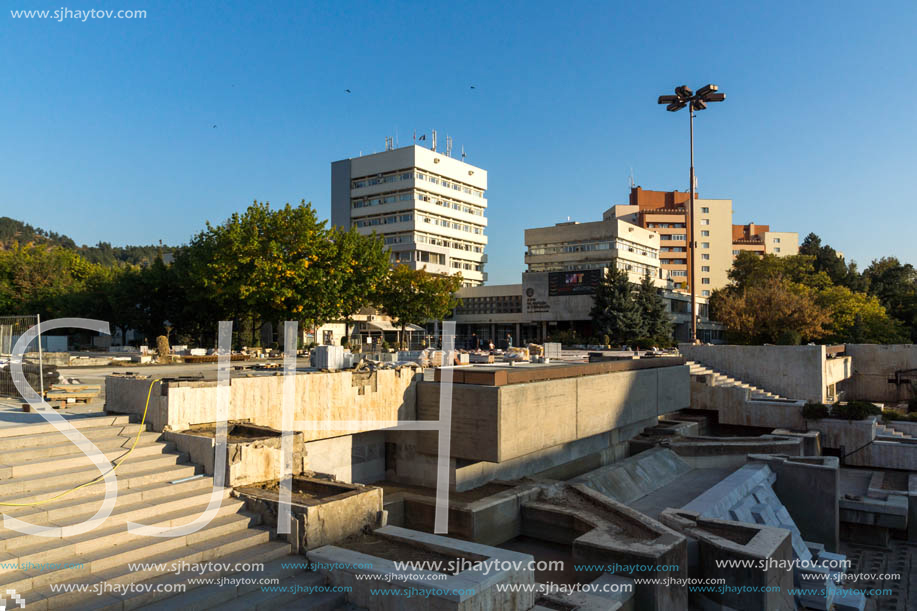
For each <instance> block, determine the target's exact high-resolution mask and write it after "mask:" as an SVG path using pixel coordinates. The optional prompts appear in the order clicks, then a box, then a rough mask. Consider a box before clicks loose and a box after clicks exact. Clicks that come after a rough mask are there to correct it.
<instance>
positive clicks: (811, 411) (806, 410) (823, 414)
mask: <svg viewBox="0 0 917 611" xmlns="http://www.w3.org/2000/svg"><path fill="white" fill-rule="evenodd" d="M829 412H830V410H829V409H828V406H827V405H825V404H824V403H806V404H805V405H803V406H802V417H803V418H805V419H806V420H821V419H822V418H827V417H828V414H829Z"/></svg>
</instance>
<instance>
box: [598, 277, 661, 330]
mask: <svg viewBox="0 0 917 611" xmlns="http://www.w3.org/2000/svg"><path fill="white" fill-rule="evenodd" d="M591 317H592V326H593V331H594V332H595V334H596V335H599V336H602V335H607V336H608V337H609V339H610V340H611V341H612V342H613V343H615V344H623V343H627V342H631V341H633V340H635V339H638V338H644V337H646V336H647V335H648V324H647V321H646V320H645V318H644V313H643V311H642V309H641V303H638V301H637V291H636V285H634V284H633V283H631V282H630V280H628V277H627V272H625V271H624V270H621V269H618V268H617V267H616V266H611V267H609V268H608V269H607V271H606V272H605V274H604V275H603V276H602V278H601V279H600V280H599V283H598V286H597V287H596V292H595V300H594V302H593V304H592V311H591Z"/></svg>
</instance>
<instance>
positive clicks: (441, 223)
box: [417, 213, 484, 235]
mask: <svg viewBox="0 0 917 611" xmlns="http://www.w3.org/2000/svg"><path fill="white" fill-rule="evenodd" d="M417 220H418V221H421V222H423V223H428V224H431V225H436V226H438V227H445V228H446V229H455V230H456V231H464V232H465V233H474V234H477V235H482V234H483V233H484V228H483V227H480V226H478V225H468V224H466V223H458V222H456V221H453V220H451V219H447V218H443V217H441V216H433V215H430V214H421V213H418V214H417Z"/></svg>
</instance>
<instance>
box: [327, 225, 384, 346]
mask: <svg viewBox="0 0 917 611" xmlns="http://www.w3.org/2000/svg"><path fill="white" fill-rule="evenodd" d="M331 241H332V243H333V244H334V251H333V262H332V265H331V268H332V269H333V270H334V271H335V272H336V273H334V274H332V275H329V283H331V282H333V283H334V284H335V286H334V289H333V291H332V292H333V293H334V294H335V295H336V296H337V301H338V306H337V316H338V317H339V318H342V319H343V320H344V337H350V324H351V320H352V317H353V315H354V314H356V313H357V312H358V311H359V310H360V308H362V307H364V306H367V305H372V299H373V296H374V295H375V294H376V292H377V289H378V287H379V285H380V284H381V283H382V282H383V281H384V280H385V279H386V278H387V276H388V274H389V253H388V250H387V249H386V247H385V241H384V240H383V239H382V237H380V236H378V235H376V234H375V233H373V234H372V235H368V236H365V235H362V234H360V233H359V232H358V231H357V230H356V228H355V227H351V228H350V229H349V230H347V231H344V230H343V229H341V228H340V227H335V228H333V229H332V231H331Z"/></svg>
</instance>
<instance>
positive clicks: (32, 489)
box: [0, 450, 186, 499]
mask: <svg viewBox="0 0 917 611" xmlns="http://www.w3.org/2000/svg"><path fill="white" fill-rule="evenodd" d="M122 454H123V452H122ZM185 458H186V456H185V455H184V454H162V452H161V450H160V453H159V454H154V455H151V456H137V457H135V456H133V455H131V456H130V457H129V458H128V459H127V460H126V461H124V463H123V464H122V465H121V466H120V467H118V470H117V471H115V474H116V475H119V476H120V475H126V474H131V473H138V472H140V471H150V470H153V469H156V468H168V467H169V466H172V465H175V464H177V463H178V462H179V461H182V460H184V459H185ZM99 475H101V473H100V472H99V469H98V468H96V467H95V466H93V467H91V468H87V467H85V466H80V467H76V468H70V469H60V470H58V471H55V472H52V473H44V474H41V475H39V476H37V477H17V478H15V479H12V480H0V499H7V498H10V497H14V496H24V495H25V494H26V493H34V494H36V495H38V494H39V493H41V492H47V493H50V494H49V495H50V496H53V494H56V493H58V492H63V491H65V490H68V489H69V488H71V487H73V486H76V485H78V484H82V483H84V482H88V481H91V480H93V479H95V478H96V477H98V476H99Z"/></svg>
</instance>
